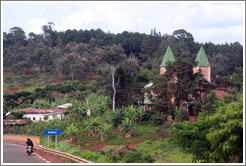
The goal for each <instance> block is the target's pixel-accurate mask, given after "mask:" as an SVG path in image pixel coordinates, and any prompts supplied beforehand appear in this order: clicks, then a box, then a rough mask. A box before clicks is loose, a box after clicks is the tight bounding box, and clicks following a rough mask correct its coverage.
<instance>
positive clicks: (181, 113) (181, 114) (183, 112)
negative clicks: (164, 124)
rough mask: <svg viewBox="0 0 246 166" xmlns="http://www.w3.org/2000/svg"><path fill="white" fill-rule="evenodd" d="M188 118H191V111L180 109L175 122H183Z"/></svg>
mask: <svg viewBox="0 0 246 166" xmlns="http://www.w3.org/2000/svg"><path fill="white" fill-rule="evenodd" d="M186 120H189V112H188V111H186V110H184V109H180V110H179V111H178V114H177V115H176V116H175V122H183V121H186Z"/></svg>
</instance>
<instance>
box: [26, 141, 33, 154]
mask: <svg viewBox="0 0 246 166" xmlns="http://www.w3.org/2000/svg"><path fill="white" fill-rule="evenodd" d="M28 146H31V147H32V152H33V142H32V141H31V140H30V139H29V138H27V141H26V150H27V147H28Z"/></svg>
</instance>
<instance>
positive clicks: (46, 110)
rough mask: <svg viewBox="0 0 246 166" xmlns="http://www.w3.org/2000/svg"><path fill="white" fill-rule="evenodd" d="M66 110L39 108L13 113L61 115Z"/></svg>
mask: <svg viewBox="0 0 246 166" xmlns="http://www.w3.org/2000/svg"><path fill="white" fill-rule="evenodd" d="M63 111H64V109H37V108H24V109H19V110H13V111H11V112H24V113H27V114H47V113H60V112H63Z"/></svg>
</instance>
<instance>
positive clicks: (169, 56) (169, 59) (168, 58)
mask: <svg viewBox="0 0 246 166" xmlns="http://www.w3.org/2000/svg"><path fill="white" fill-rule="evenodd" d="M174 61H175V59H174V56H173V52H172V49H171V47H170V46H168V47H167V51H166V53H165V55H164V58H163V60H162V62H161V67H166V66H167V62H174Z"/></svg>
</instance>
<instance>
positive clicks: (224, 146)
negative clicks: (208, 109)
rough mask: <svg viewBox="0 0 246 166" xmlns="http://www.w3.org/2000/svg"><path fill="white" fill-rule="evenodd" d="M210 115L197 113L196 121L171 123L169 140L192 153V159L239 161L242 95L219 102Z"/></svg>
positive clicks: (241, 143) (240, 154)
mask: <svg viewBox="0 0 246 166" xmlns="http://www.w3.org/2000/svg"><path fill="white" fill-rule="evenodd" d="M215 109H216V111H215V114H213V115H206V114H202V113H201V114H200V116H199V119H198V121H197V122H182V123H174V124H173V131H174V132H175V133H176V135H175V136H174V137H173V138H172V139H171V140H172V141H173V142H175V143H176V144H178V145H180V146H182V147H183V148H185V149H186V150H187V151H188V152H192V153H193V154H194V161H197V160H201V161H202V162H242V159H243V142H242V140H243V139H242V138H243V96H242V94H240V95H239V96H238V101H236V102H232V103H230V104H227V105H226V104H223V103H221V104H219V105H218V106H216V107H215Z"/></svg>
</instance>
